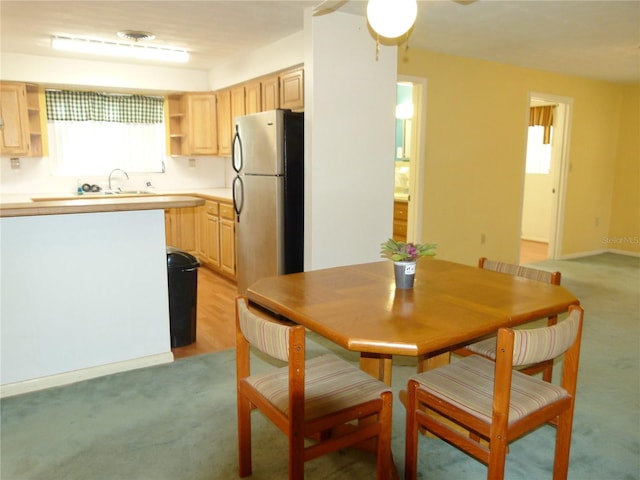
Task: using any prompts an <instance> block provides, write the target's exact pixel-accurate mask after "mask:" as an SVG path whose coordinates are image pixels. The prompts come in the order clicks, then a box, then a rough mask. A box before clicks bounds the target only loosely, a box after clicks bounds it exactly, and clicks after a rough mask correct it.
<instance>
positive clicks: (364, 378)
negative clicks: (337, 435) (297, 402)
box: [246, 354, 390, 420]
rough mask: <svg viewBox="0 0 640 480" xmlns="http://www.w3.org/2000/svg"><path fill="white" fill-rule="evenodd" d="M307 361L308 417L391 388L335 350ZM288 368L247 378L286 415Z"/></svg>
mask: <svg viewBox="0 0 640 480" xmlns="http://www.w3.org/2000/svg"><path fill="white" fill-rule="evenodd" d="M305 363H306V370H305V412H304V413H305V420H313V419H315V418H318V417H321V416H323V415H326V414H329V413H333V412H337V411H339V410H342V409H344V408H348V407H352V406H354V405H358V404H361V403H364V402H367V401H370V400H375V399H376V398H379V397H380V395H382V393H383V392H386V391H390V388H389V387H388V386H387V385H385V384H384V383H382V382H380V381H379V380H376V379H375V378H373V377H372V376H371V375H368V374H367V373H365V372H363V371H362V370H360V369H358V368H356V367H354V366H353V365H351V364H350V363H348V362H346V361H344V360H342V359H340V358H338V357H336V356H335V355H333V354H326V355H322V356H320V357H316V358H313V359H310V360H307V361H306V362H305ZM288 369H289V367H283V368H280V369H278V370H275V371H274V372H269V373H266V374H259V375H252V376H250V377H248V378H247V379H246V380H247V382H248V383H249V384H250V385H252V386H253V387H254V388H255V389H256V390H258V391H259V392H260V393H261V394H262V395H263V396H265V397H266V398H267V399H269V401H270V402H271V403H272V404H273V405H274V406H275V407H276V408H278V409H279V410H280V411H282V412H283V413H284V414H285V415H287V414H288V411H289V380H288V378H289V372H288Z"/></svg>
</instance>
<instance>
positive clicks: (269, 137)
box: [233, 110, 284, 175]
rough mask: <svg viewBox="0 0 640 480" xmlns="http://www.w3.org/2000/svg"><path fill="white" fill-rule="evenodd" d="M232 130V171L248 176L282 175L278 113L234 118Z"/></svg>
mask: <svg viewBox="0 0 640 480" xmlns="http://www.w3.org/2000/svg"><path fill="white" fill-rule="evenodd" d="M235 128H236V136H235V137H234V152H233V167H234V169H235V170H236V172H238V171H240V172H241V173H245V174H251V175H282V174H283V172H284V162H283V153H282V152H283V150H282V148H283V133H282V132H283V111H282V110H271V111H268V112H260V113H255V114H253V115H247V116H244V117H237V118H236V120H235ZM240 149H241V151H240Z"/></svg>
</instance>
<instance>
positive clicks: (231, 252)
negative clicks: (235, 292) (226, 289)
mask: <svg viewBox="0 0 640 480" xmlns="http://www.w3.org/2000/svg"><path fill="white" fill-rule="evenodd" d="M235 242H236V237H235V224H234V222H233V221H231V220H226V219H224V218H221V219H220V269H221V270H222V271H223V272H225V273H228V274H229V275H232V276H235V274H236V243H235Z"/></svg>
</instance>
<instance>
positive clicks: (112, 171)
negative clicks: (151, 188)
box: [109, 168, 129, 190]
mask: <svg viewBox="0 0 640 480" xmlns="http://www.w3.org/2000/svg"><path fill="white" fill-rule="evenodd" d="M116 172H122V173H124V176H125V177H127V180H129V174H128V173H127V172H125V171H124V170H122V169H121V168H114V169H113V170H111V173H110V174H109V190H111V176H112V175H113V174H114V173H116Z"/></svg>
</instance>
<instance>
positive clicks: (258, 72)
mask: <svg viewBox="0 0 640 480" xmlns="http://www.w3.org/2000/svg"><path fill="white" fill-rule="evenodd" d="M300 63H304V32H303V31H300V32H297V33H294V34H293V35H290V36H288V37H285V38H283V39H281V40H279V41H277V42H275V43H272V44H271V45H267V46H265V47H264V48H261V49H259V50H256V51H255V52H250V53H248V54H247V55H244V56H242V57H241V58H237V57H236V58H233V59H232V60H229V61H227V62H224V63H221V64H219V65H215V66H214V67H213V68H211V70H209V87H210V88H211V90H218V89H220V88H224V87H228V86H230V85H234V84H237V83H242V82H245V81H247V80H250V79H252V78H258V77H261V76H262V75H266V74H269V73H272V72H275V71H278V70H283V69H285V68H288V67H291V66H293V65H298V64H300Z"/></svg>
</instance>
